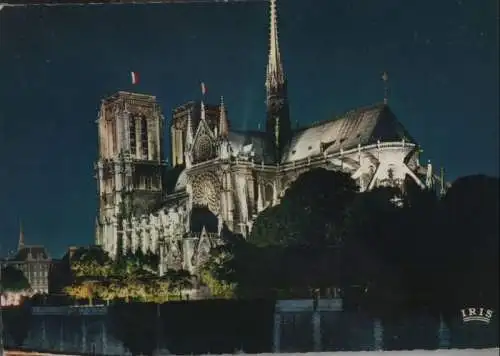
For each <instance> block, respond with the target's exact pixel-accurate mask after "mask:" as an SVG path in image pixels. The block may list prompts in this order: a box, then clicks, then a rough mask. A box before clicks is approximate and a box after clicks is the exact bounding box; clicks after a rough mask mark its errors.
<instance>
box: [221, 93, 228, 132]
mask: <svg viewBox="0 0 500 356" xmlns="http://www.w3.org/2000/svg"><path fill="white" fill-rule="evenodd" d="M219 111H220V114H219V115H220V116H219V134H220V135H221V137H227V135H228V133H229V125H228V122H227V117H226V107H225V105H224V97H223V96H221V97H220V108H219Z"/></svg>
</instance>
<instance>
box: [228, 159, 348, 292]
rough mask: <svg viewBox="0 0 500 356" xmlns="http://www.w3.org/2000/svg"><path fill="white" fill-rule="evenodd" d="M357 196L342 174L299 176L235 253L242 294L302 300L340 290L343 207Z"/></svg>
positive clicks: (320, 171) (323, 172) (317, 171)
mask: <svg viewBox="0 0 500 356" xmlns="http://www.w3.org/2000/svg"><path fill="white" fill-rule="evenodd" d="M356 194H357V186H356V184H355V182H354V181H353V180H352V179H351V178H350V176H349V175H348V174H345V173H342V172H335V171H329V170H326V169H314V170H311V171H308V172H306V173H304V174H302V175H301V176H299V178H298V179H297V180H296V181H295V182H293V183H292V185H291V186H290V188H289V189H288V190H287V191H286V193H285V195H284V197H283V198H282V200H281V202H280V204H279V205H277V206H274V207H270V208H267V209H266V210H265V211H264V212H262V213H261V214H260V215H259V216H258V217H257V220H256V222H255V224H254V227H253V228H252V234H251V236H250V238H249V242H250V244H249V245H251V246H249V245H247V246H244V245H243V246H244V247H243V248H241V249H240V251H237V252H236V253H235V256H237V257H238V258H241V261H243V262H239V270H240V271H245V272H244V273H240V275H244V276H245V278H242V279H240V280H239V281H238V282H239V283H238V285H239V286H240V288H243V286H244V285H246V286H248V287H246V289H247V290H253V291H255V290H256V288H255V286H258V288H257V289H258V290H259V292H260V293H259V296H264V295H265V294H266V293H267V294H271V295H273V293H274V295H278V296H280V295H281V296H282V297H286V296H289V297H291V296H296V297H304V296H309V295H310V292H311V289H318V288H319V289H327V288H330V287H332V286H335V285H338V283H339V275H338V271H339V253H340V251H339V248H340V246H339V243H340V241H341V240H342V236H343V233H344V232H343V231H344V221H345V218H346V215H345V213H346V207H347V206H349V204H350V203H351V202H352V200H353V199H354V198H355V196H356ZM240 256H242V257H240ZM237 269H238V268H237ZM280 293H281V294H280ZM283 293H284V294H283Z"/></svg>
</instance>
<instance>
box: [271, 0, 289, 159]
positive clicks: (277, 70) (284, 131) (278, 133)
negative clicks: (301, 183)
mask: <svg viewBox="0 0 500 356" xmlns="http://www.w3.org/2000/svg"><path fill="white" fill-rule="evenodd" d="M269 17H270V31H269V58H268V63H267V76H266V94H267V95H266V105H267V121H266V131H267V134H268V139H269V143H270V144H271V145H272V149H273V150H274V152H275V159H276V160H279V159H280V157H281V154H282V153H283V149H284V147H285V146H286V144H287V143H288V141H289V140H290V137H291V131H292V129H291V124H290V110H289V106H288V95H287V80H286V77H285V72H284V70H283V63H282V62H281V53H280V48H279V39H278V15H277V9H276V0H270V10H269Z"/></svg>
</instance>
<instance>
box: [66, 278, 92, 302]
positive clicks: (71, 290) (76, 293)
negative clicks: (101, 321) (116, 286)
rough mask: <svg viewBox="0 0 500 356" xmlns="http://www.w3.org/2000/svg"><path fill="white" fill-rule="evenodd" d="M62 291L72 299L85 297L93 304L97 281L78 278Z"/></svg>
mask: <svg viewBox="0 0 500 356" xmlns="http://www.w3.org/2000/svg"><path fill="white" fill-rule="evenodd" d="M64 292H65V293H66V294H67V295H69V296H70V297H72V298H74V299H87V300H88V303H89V305H93V300H94V297H95V295H96V294H97V283H96V281H94V280H85V279H83V278H80V280H78V281H75V283H73V284H72V285H70V286H67V287H65V288H64Z"/></svg>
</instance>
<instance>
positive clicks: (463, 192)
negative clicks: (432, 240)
mask: <svg viewBox="0 0 500 356" xmlns="http://www.w3.org/2000/svg"><path fill="white" fill-rule="evenodd" d="M498 188H499V179H498V178H497V177H488V176H484V175H475V176H467V177H462V178H459V179H457V180H456V181H455V182H454V183H453V185H452V186H451V187H450V189H449V190H448V192H447V193H446V195H445V197H444V198H443V199H442V201H441V206H440V208H441V219H440V223H441V224H440V226H441V240H442V242H441V244H440V246H439V249H440V252H441V254H442V258H441V261H442V265H443V266H444V268H443V269H442V271H441V279H442V281H443V283H442V290H441V292H442V294H443V298H444V299H446V300H447V301H448V303H449V302H452V303H453V304H458V305H462V304H464V303H480V304H488V305H492V306H496V305H497V303H498V283H496V282H493V281H497V280H498V236H499V226H498V213H499V211H498V210H499V209H498Z"/></svg>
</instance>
